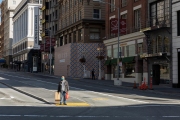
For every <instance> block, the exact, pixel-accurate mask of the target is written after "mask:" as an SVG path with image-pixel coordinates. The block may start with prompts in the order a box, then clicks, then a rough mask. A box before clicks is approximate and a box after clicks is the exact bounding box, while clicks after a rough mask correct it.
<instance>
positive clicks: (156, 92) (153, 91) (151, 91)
mask: <svg viewBox="0 0 180 120" xmlns="http://www.w3.org/2000/svg"><path fill="white" fill-rule="evenodd" d="M28 74H29V73H28ZM32 74H35V75H37V73H32ZM38 75H40V76H48V77H52V78H58V77H56V76H54V75H52V76H51V75H43V74H38ZM67 79H69V78H67ZM71 80H78V81H80V82H85V83H92V84H99V85H104V86H109V87H116V88H124V89H133V87H132V88H130V87H125V86H115V85H107V84H101V83H97V82H95V83H93V82H89V81H83V80H82V79H77V78H72V79H71ZM0 83H2V82H0ZM2 84H4V85H6V86H8V87H10V88H12V89H14V90H16V91H19V92H21V93H23V94H26V95H28V96H30V97H33V98H35V99H38V100H40V101H43V102H45V103H48V104H51V103H49V102H48V101H46V100H44V99H42V98H40V97H37V96H34V95H32V94H29V93H26V92H24V91H22V90H19V89H17V88H14V87H12V86H9V85H7V84H5V83H2ZM134 90H138V89H134ZM140 91H144V92H150V93H155V94H161V95H170V96H176V97H180V95H177V94H170V93H165V92H159V91H156V90H140Z"/></svg>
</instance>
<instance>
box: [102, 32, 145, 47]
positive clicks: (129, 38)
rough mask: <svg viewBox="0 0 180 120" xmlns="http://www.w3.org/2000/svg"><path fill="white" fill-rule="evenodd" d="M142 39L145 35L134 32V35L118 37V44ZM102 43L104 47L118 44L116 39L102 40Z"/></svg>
mask: <svg viewBox="0 0 180 120" xmlns="http://www.w3.org/2000/svg"><path fill="white" fill-rule="evenodd" d="M144 37H145V35H144V33H142V32H135V33H131V34H127V35H123V36H120V43H124V42H128V41H132V40H137V39H141V38H144ZM103 42H104V44H105V45H106V46H108V45H113V44H117V43H118V37H116V38H112V39H108V40H104V41H103Z"/></svg>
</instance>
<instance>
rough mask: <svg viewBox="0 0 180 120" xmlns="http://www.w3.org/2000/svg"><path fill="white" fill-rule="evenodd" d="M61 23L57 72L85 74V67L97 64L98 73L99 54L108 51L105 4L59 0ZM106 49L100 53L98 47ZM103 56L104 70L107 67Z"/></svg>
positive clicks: (90, 68) (89, 69)
mask: <svg viewBox="0 0 180 120" xmlns="http://www.w3.org/2000/svg"><path fill="white" fill-rule="evenodd" d="M59 8H60V9H59V26H58V31H57V34H56V40H57V47H56V48H55V68H54V70H55V71H54V72H55V75H65V76H68V77H82V76H83V64H82V63H80V62H79V59H80V58H82V57H83V56H84V57H85V59H86V63H85V66H86V70H87V71H89V74H90V71H91V70H92V69H93V68H94V69H95V73H96V78H97V77H98V73H99V71H98V68H99V66H98V60H97V59H96V56H98V54H101V55H105V49H104V47H103V44H102V42H103V39H104V36H105V14H106V13H105V5H104V4H101V3H100V2H99V1H97V0H59ZM98 47H101V48H102V49H103V50H102V51H101V52H100V53H99V52H98V50H97V48H98ZM103 63H104V61H103V60H102V64H101V70H102V71H103V70H104V64H103Z"/></svg>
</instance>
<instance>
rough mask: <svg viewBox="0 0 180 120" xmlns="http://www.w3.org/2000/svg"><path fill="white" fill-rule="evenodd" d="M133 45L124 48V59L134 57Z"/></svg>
mask: <svg viewBox="0 0 180 120" xmlns="http://www.w3.org/2000/svg"><path fill="white" fill-rule="evenodd" d="M135 54H136V52H135V45H129V46H125V47H124V57H132V56H135Z"/></svg>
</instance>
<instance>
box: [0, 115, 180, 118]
mask: <svg viewBox="0 0 180 120" xmlns="http://www.w3.org/2000/svg"><path fill="white" fill-rule="evenodd" d="M0 117H33V118H35V117H44V118H46V117H51V118H52V117H54V118H113V117H114V118H127V117H128V118H136V117H137V118H139V116H93V115H92V116H66V115H64V116H63V115H61V116H54V115H0ZM141 117H142V118H143V117H146V118H156V117H157V118H180V116H141Z"/></svg>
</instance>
